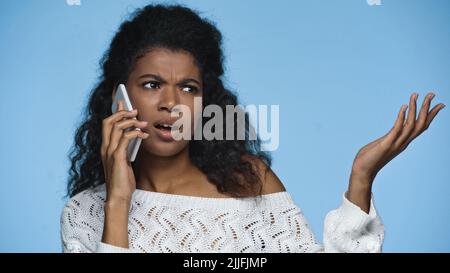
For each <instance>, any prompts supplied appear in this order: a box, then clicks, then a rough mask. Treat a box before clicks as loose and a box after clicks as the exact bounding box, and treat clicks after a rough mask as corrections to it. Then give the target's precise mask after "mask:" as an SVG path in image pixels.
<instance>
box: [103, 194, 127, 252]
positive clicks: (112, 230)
mask: <svg viewBox="0 0 450 273" xmlns="http://www.w3.org/2000/svg"><path fill="white" fill-rule="evenodd" d="M129 209H130V202H129V201H127V200H109V201H106V202H105V220H104V226H103V236H102V242H103V243H106V244H110V245H114V246H118V247H122V248H128V247H129V245H128V212H129Z"/></svg>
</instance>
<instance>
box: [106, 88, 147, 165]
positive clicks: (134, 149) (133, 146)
mask: <svg viewBox="0 0 450 273" xmlns="http://www.w3.org/2000/svg"><path fill="white" fill-rule="evenodd" d="M119 100H123V102H124V106H125V110H127V111H131V110H133V106H132V105H131V101H130V98H129V96H128V93H127V89H126V88H125V85H124V84H119V86H118V87H117V90H116V94H115V96H114V100H113V103H112V105H111V111H112V113H113V114H114V113H116V112H117V110H118V109H117V103H118V102H119ZM133 119H136V117H133ZM130 130H133V128H127V129H125V132H128V131H130ZM134 130H138V131H141V129H139V128H135V129H134ZM141 142H142V139H141V138H138V137H137V138H134V139H132V140H131V141H130V143H129V144H128V148H127V158H128V161H130V162H133V161H134V160H135V159H136V155H137V153H138V151H139V147H140V145H141Z"/></svg>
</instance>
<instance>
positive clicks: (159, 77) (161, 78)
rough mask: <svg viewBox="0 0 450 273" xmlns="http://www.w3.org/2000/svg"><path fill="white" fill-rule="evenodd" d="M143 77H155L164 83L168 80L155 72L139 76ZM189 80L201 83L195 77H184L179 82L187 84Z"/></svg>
mask: <svg viewBox="0 0 450 273" xmlns="http://www.w3.org/2000/svg"><path fill="white" fill-rule="evenodd" d="M142 78H153V79H155V80H157V81H160V82H162V83H167V81H166V80H165V79H164V78H163V77H161V76H159V75H155V74H144V75H141V76H139V79H142ZM188 82H195V83H197V84H198V85H200V82H199V81H197V80H196V79H193V78H185V79H182V80H181V81H180V82H179V83H178V84H186V83H188Z"/></svg>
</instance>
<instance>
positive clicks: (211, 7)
mask: <svg viewBox="0 0 450 273" xmlns="http://www.w3.org/2000/svg"><path fill="white" fill-rule="evenodd" d="M146 3H149V1H131V0H130V1H125V0H121V1H106V0H102V1H101V0H81V5H80V6H69V5H68V4H67V3H66V1H65V0H52V1H50V0H48V1H31V0H22V1H12V0H10V1H1V2H0V37H1V38H0V62H1V68H0V83H1V91H0V103H1V105H0V106H1V107H0V111H1V115H0V121H1V125H2V134H1V136H0V138H1V139H0V140H1V141H0V145H1V154H0V163H1V164H0V183H1V190H0V251H2V252H59V251H61V245H60V237H59V236H60V235H59V231H60V227H59V217H60V213H61V209H62V206H63V204H64V202H65V201H66V200H65V199H64V194H65V186H66V180H67V173H68V168H69V162H68V159H67V153H68V151H69V148H70V147H71V145H72V143H73V134H74V131H75V129H76V126H77V124H78V122H79V121H80V120H81V116H82V113H81V109H82V107H84V105H85V103H86V100H87V95H88V93H89V91H90V89H91V88H92V87H93V85H94V84H95V82H96V79H97V76H98V75H99V67H98V61H99V59H100V57H101V55H102V54H103V52H104V51H105V50H106V48H107V46H108V43H109V41H110V39H111V38H112V36H113V34H114V33H115V31H116V29H117V27H118V26H119V24H120V22H121V21H122V20H123V19H125V18H126V17H127V15H128V13H129V12H132V11H133V10H134V9H135V8H136V7H141V6H143V5H144V4H146ZM170 3H174V2H170ZM179 3H186V4H187V5H188V6H190V7H192V8H196V9H198V10H200V11H201V12H202V15H203V16H206V17H208V18H210V19H211V20H213V21H215V22H216V23H217V26H218V27H219V29H220V30H221V31H222V33H223V34H224V37H225V40H224V48H225V52H226V67H227V70H226V74H227V80H226V84H227V85H228V87H230V88H231V89H233V90H235V91H237V92H238V94H239V97H240V99H241V102H242V103H244V104H269V105H270V104H279V105H280V137H281V139H280V146H279V149H278V150H277V151H276V152H274V153H273V157H274V165H273V169H274V171H275V172H276V173H277V174H278V176H279V177H280V178H281V180H282V181H283V183H284V184H285V186H286V188H287V189H288V191H290V192H291V193H292V195H293V196H294V198H295V201H296V203H297V204H298V205H299V206H300V207H301V208H302V209H303V211H304V213H305V215H306V217H307V218H308V220H309V222H310V224H311V226H312V228H313V229H314V231H315V234H316V236H317V238H318V239H320V240H322V231H323V219H324V217H325V215H326V213H327V212H328V211H329V210H330V209H333V208H335V207H337V206H338V205H339V204H340V202H341V198H342V192H344V191H345V190H346V188H347V183H348V178H349V174H350V169H351V164H352V161H353V158H354V156H355V155H356V153H357V151H358V150H359V148H361V147H362V146H364V145H365V144H367V143H369V142H371V141H372V140H374V139H376V138H378V137H380V136H382V135H384V134H385V133H386V132H387V131H388V130H389V129H390V128H391V127H392V125H393V123H394V120H395V118H396V116H397V112H398V110H399V108H400V106H401V105H402V104H405V103H408V99H409V95H410V94H411V93H412V92H418V93H419V94H420V95H419V100H418V101H419V102H420V103H421V102H422V99H423V97H424V95H425V94H426V93H427V92H428V91H434V92H435V93H436V98H435V99H434V102H433V104H432V105H435V104H436V103H438V102H443V103H445V104H447V105H448V104H449V102H450V1H447V0H440V1H439V0H433V1H431V0H414V1H413V0H395V1H394V0H382V5H381V6H369V5H368V4H367V3H366V0H346V1H344V0H342V1H334V0H333V1H331V0H329V1H325V0H322V1H318V0H305V1H277V2H275V1H240V0H239V1H238V0H234V1H210V0H203V1H180V2H179ZM449 121H450V109H448V107H447V108H444V109H443V110H442V111H441V112H440V114H439V115H438V116H437V117H436V119H435V120H434V122H433V123H432V125H431V126H430V128H429V129H428V131H426V132H425V133H424V134H423V135H421V136H420V137H419V138H418V139H416V140H415V141H414V142H413V143H411V145H410V146H409V147H408V149H407V150H405V151H404V152H403V153H402V154H400V155H399V156H398V157H397V158H395V159H394V160H393V161H391V162H390V163H389V164H388V165H387V166H386V167H385V168H384V169H383V170H382V171H381V172H380V173H379V174H378V176H377V178H376V181H375V185H374V196H375V204H376V207H377V209H378V210H379V213H380V215H381V217H382V219H383V222H384V224H385V226H386V239H385V245H384V251H386V252H399V251H406V252H449V250H450V219H449V216H450V213H449V211H450V197H449V196H450V168H449V167H450V166H449V162H450V144H449V139H450V122H449Z"/></svg>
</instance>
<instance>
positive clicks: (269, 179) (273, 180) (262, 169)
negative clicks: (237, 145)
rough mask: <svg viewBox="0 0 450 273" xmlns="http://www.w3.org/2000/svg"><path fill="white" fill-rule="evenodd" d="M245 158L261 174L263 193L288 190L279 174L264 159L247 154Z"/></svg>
mask: <svg viewBox="0 0 450 273" xmlns="http://www.w3.org/2000/svg"><path fill="white" fill-rule="evenodd" d="M244 160H246V161H248V162H250V163H251V164H252V166H253V169H254V170H255V171H256V173H257V174H258V175H259V177H260V179H261V181H262V193H261V194H270V193H276V192H282V191H286V188H285V187H284V185H283V183H282V182H281V180H280V179H279V178H278V176H277V175H276V174H275V173H274V172H273V171H272V169H271V168H270V167H269V166H267V164H266V163H264V161H263V160H261V159H260V158H258V157H256V156H252V155H246V156H244Z"/></svg>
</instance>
